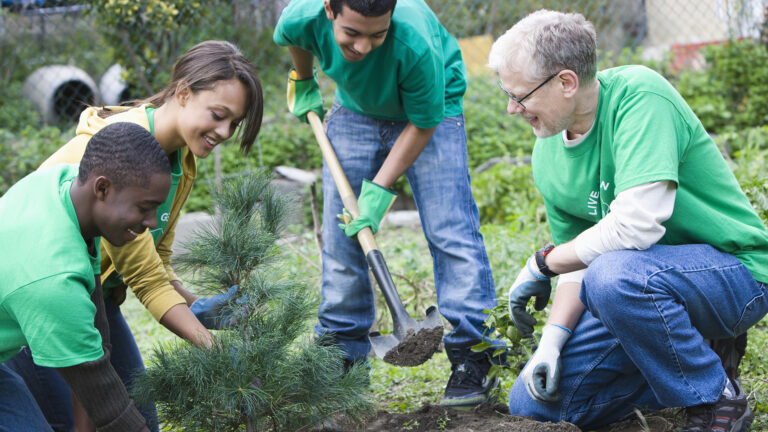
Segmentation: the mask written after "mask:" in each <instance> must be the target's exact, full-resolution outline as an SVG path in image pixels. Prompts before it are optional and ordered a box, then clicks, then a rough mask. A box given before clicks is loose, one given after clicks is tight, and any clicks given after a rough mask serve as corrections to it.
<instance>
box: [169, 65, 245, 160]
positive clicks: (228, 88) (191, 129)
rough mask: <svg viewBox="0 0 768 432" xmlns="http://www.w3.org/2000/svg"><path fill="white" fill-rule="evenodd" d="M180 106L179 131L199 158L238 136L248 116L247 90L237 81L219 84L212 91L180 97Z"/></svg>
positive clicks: (185, 94)
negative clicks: (236, 132)
mask: <svg viewBox="0 0 768 432" xmlns="http://www.w3.org/2000/svg"><path fill="white" fill-rule="evenodd" d="M176 97H177V98H178V103H179V106H180V112H179V117H178V127H177V130H178V132H179V135H181V138H182V139H183V140H184V142H185V143H186V144H187V146H188V147H189V150H190V151H191V152H192V154H194V155H195V156H197V157H198V158H206V157H208V155H209V154H210V153H211V151H212V150H213V149H214V147H216V145H218V144H219V143H221V142H222V141H224V140H226V139H227V138H229V137H231V136H232V135H233V134H234V133H235V129H236V128H237V126H238V124H239V123H240V121H241V120H242V119H243V116H244V115H245V109H246V102H247V91H246V88H245V86H244V85H243V83H241V82H240V81H239V80H237V79H235V78H233V79H231V80H227V81H220V82H218V83H217V84H216V85H215V86H214V87H213V88H212V89H210V90H202V91H199V92H197V93H192V92H191V91H189V90H185V91H181V92H179V94H177V95H176Z"/></svg>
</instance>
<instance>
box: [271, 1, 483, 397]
mask: <svg viewBox="0 0 768 432" xmlns="http://www.w3.org/2000/svg"><path fill="white" fill-rule="evenodd" d="M395 3H396V1H395V0H381V1H376V2H372V1H364V0H325V1H323V0H293V1H292V2H291V3H290V4H289V5H288V6H287V7H286V8H285V10H284V11H283V13H282V15H281V17H280V20H279V22H278V24H277V27H276V29H275V33H274V40H275V42H276V43H277V44H278V45H282V46H288V47H289V50H290V53H291V57H292V59H293V64H294V68H295V70H294V71H292V72H291V76H290V81H289V85H290V86H292V87H293V90H294V94H295V98H294V100H293V109H292V111H293V113H294V114H295V115H296V116H297V117H299V118H301V119H302V120H304V121H306V114H307V112H309V111H314V112H316V113H318V114H319V115H320V116H321V117H322V116H323V114H324V112H325V111H324V109H323V103H322V99H321V96H320V90H319V88H318V85H317V80H316V78H315V77H314V74H313V59H315V58H316V59H317V61H318V63H319V65H320V67H321V68H322V70H323V72H325V74H326V75H328V76H329V77H330V78H331V79H333V80H334V81H335V82H336V100H335V102H334V104H333V108H331V111H330V114H329V115H328V118H327V121H328V128H327V134H328V138H329V139H330V141H331V144H332V145H333V147H334V150H335V151H336V154H337V155H338V158H339V161H340V163H341V166H342V168H343V170H344V172H345V173H346V175H347V178H348V179H349V181H350V184H351V186H352V188H353V189H354V190H355V193H357V194H359V198H358V204H359V207H360V217H359V218H357V219H355V220H353V221H352V222H351V223H349V224H346V225H342V229H339V228H337V226H336V225H337V224H336V223H332V222H333V221H334V220H335V219H336V215H338V214H342V210H343V204H342V201H341V198H340V197H339V194H338V192H337V190H336V188H335V186H334V183H333V180H332V178H331V176H330V172H329V171H328V169H327V167H324V169H323V197H324V213H323V217H324V221H325V223H324V224H323V240H324V245H323V252H322V253H323V280H322V289H323V301H322V304H321V306H320V310H319V312H318V319H319V323H318V324H317V326H316V327H315V331H316V332H317V333H318V334H325V333H331V334H333V335H334V337H335V340H336V342H337V343H338V344H339V345H340V346H341V347H342V348H343V349H344V350H345V353H346V359H347V361H348V362H354V361H358V360H361V359H364V358H365V356H366V354H367V353H368V351H369V349H370V343H369V341H368V331H369V329H370V327H371V325H372V324H373V319H374V304H373V292H372V290H371V284H370V281H369V279H368V269H367V264H366V261H365V256H364V255H363V253H362V252H361V249H360V246H359V245H358V244H357V241H356V240H355V239H354V236H355V234H356V233H357V232H358V231H359V230H360V229H362V228H363V227H366V226H368V227H370V228H371V229H372V230H373V232H376V230H377V229H378V227H379V223H380V221H381V219H382V217H383V215H384V213H385V212H386V210H387V209H388V207H389V205H390V204H391V203H392V201H393V200H394V198H395V194H394V193H393V192H392V191H391V190H390V189H389V188H390V187H391V186H392V184H393V183H394V182H395V180H396V179H397V178H398V177H400V176H401V175H402V174H403V173H405V175H406V177H407V179H408V182H409V184H410V186H411V190H412V191H413V197H414V200H415V201H416V206H417V207H418V210H419V216H420V218H421V224H422V227H423V229H424V234H425V236H426V238H427V242H428V243H429V248H430V252H431V254H432V257H433V260H434V273H435V287H436V291H437V301H438V306H439V309H440V312H441V313H442V315H443V316H444V317H445V318H446V319H447V320H448V321H449V322H450V323H451V326H452V327H453V331H452V332H450V333H449V334H447V335H446V336H445V339H444V342H445V347H446V351H447V353H448V358H449V359H450V361H451V364H452V371H453V372H452V374H451V378H450V379H449V381H448V385H447V387H446V390H445V397H444V398H443V400H442V402H441V403H443V404H444V405H451V406H472V405H477V404H478V403H480V402H482V401H484V400H485V399H486V398H487V394H488V390H489V389H490V388H491V387H492V386H493V385H494V381H493V380H489V379H488V378H487V373H488V370H489V368H490V365H491V364H490V362H489V355H488V353H473V352H472V351H471V350H470V347H471V346H472V345H474V344H476V343H478V342H480V341H481V340H482V339H483V332H484V330H485V328H484V326H483V322H484V320H485V318H486V314H485V313H484V312H483V311H484V310H486V309H492V308H493V307H494V306H495V305H496V294H495V289H494V285H493V276H492V275H491V271H490V267H489V264H488V257H487V255H486V252H485V246H484V244H483V237H482V235H481V234H480V232H479V220H478V219H479V218H478V211H477V206H476V205H475V201H474V198H473V196H472V191H471V189H470V179H469V172H468V169H467V149H466V135H465V132H464V117H463V115H462V112H463V107H462V98H463V95H464V91H465V89H466V69H465V67H464V62H463V60H462V58H461V52H460V51H459V47H458V43H457V42H456V39H454V38H453V36H451V35H450V34H449V33H448V32H447V31H446V30H445V28H443V26H442V25H441V24H440V22H439V21H438V19H437V17H435V15H434V14H433V13H432V11H431V10H430V9H429V7H427V5H426V4H425V3H424V2H423V1H421V0H400V1H399V2H397V5H396V4H395Z"/></svg>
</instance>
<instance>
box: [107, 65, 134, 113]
mask: <svg viewBox="0 0 768 432" xmlns="http://www.w3.org/2000/svg"><path fill="white" fill-rule="evenodd" d="M122 74H123V68H122V67H121V66H120V65H119V64H117V63H115V64H113V65H112V66H110V67H109V69H107V71H106V72H104V75H102V76H101V79H100V80H99V91H100V92H101V99H102V101H103V102H104V105H107V106H111V105H120V103H122V102H125V101H127V100H130V99H132V96H131V93H130V89H129V88H128V84H126V82H125V80H124V79H123V75H122Z"/></svg>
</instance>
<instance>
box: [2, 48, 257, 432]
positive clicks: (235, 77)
mask: <svg viewBox="0 0 768 432" xmlns="http://www.w3.org/2000/svg"><path fill="white" fill-rule="evenodd" d="M262 114H263V94H262V89H261V84H260V82H259V79H258V77H257V74H256V71H255V69H254V67H253V65H252V64H251V63H250V62H249V61H248V60H247V59H246V58H245V56H244V55H243V54H242V53H241V52H240V51H239V49H238V48H237V47H235V46H234V45H232V44H231V43H229V42H224V41H205V42H201V43H199V44H197V45H195V46H194V47H192V48H191V49H190V50H189V51H187V52H186V53H185V54H184V55H182V56H181V57H180V58H179V59H178V60H177V62H176V64H175V65H174V67H173V72H172V77H171V82H170V83H169V84H168V86H167V87H166V88H165V89H164V90H163V91H161V92H159V93H157V94H156V95H154V96H152V97H150V98H148V99H145V100H142V101H139V102H137V103H135V104H134V106H132V107H101V108H99V107H91V108H88V109H86V110H85V111H84V112H83V113H82V114H81V115H80V122H79V124H78V126H77V131H76V134H77V135H76V136H75V137H74V138H73V139H72V140H70V141H69V142H68V143H67V144H65V145H64V146H63V147H62V148H60V149H59V150H58V151H57V152H56V153H54V154H53V155H52V156H51V157H50V158H48V160H46V161H45V162H44V163H43V165H42V166H48V165H53V164H60V163H79V162H80V158H81V157H82V156H83V152H84V151H85V147H86V144H87V143H88V140H90V138H91V137H92V136H93V135H94V134H95V133H96V132H98V131H99V130H101V129H102V128H103V127H104V126H106V125H108V124H111V123H115V122H132V123H136V124H139V125H141V126H143V127H144V128H146V129H147V130H149V131H150V132H151V133H152V134H153V135H154V136H155V138H156V139H157V141H158V142H159V143H160V146H161V147H162V148H163V150H164V151H165V153H166V154H167V155H168V158H169V161H170V162H171V167H172V170H173V172H172V180H173V181H172V183H173V184H172V186H171V190H170V192H169V194H168V199H167V200H166V202H165V203H164V204H163V205H161V206H160V207H159V208H158V210H157V219H158V220H157V222H158V227H157V228H156V229H154V230H147V231H144V232H143V233H140V234H139V233H137V234H139V236H138V238H136V240H134V241H132V242H130V243H127V244H126V245H124V246H120V247H118V246H114V245H111V244H110V243H109V242H108V241H107V240H106V239H102V241H101V257H102V259H101V281H102V285H103V288H104V296H105V305H106V309H107V316H108V320H109V324H110V336H111V343H112V363H113V365H114V366H115V368H116V370H117V371H118V374H120V376H121V378H122V379H123V381H124V382H125V383H126V386H127V387H130V383H131V381H132V379H131V376H132V375H133V374H135V373H136V372H137V371H140V372H141V373H143V372H144V365H143V361H142V359H141V355H140V353H139V351H138V347H137V346H136V342H135V340H134V338H133V335H132V334H131V332H130V329H129V328H128V326H127V324H126V322H125V319H124V318H123V316H122V314H121V313H120V309H119V305H120V304H121V303H122V302H123V300H124V299H125V295H126V290H127V288H128V287H130V288H131V290H132V291H133V292H134V294H135V295H136V297H137V298H138V299H139V301H140V302H141V303H142V304H143V305H144V306H145V307H146V308H147V309H148V310H149V311H150V313H151V314H152V316H154V317H155V319H157V320H158V321H159V322H160V323H161V324H162V325H163V326H165V327H167V328H168V329H169V330H171V331H172V332H174V333H175V334H177V335H179V336H181V337H183V338H184V339H186V340H188V341H190V342H192V343H194V344H197V345H210V343H211V342H212V339H211V334H210V333H209V332H208V330H207V329H206V327H207V328H220V327H221V325H222V323H221V321H220V319H219V316H218V315H219V309H220V308H221V306H222V305H223V304H225V303H226V302H227V301H228V300H229V299H230V298H231V297H232V296H234V295H235V292H236V290H235V289H234V288H233V289H230V290H229V291H228V292H227V293H225V294H220V295H218V296H214V297H211V298H200V299H198V297H197V296H195V295H194V294H192V293H190V292H188V291H187V290H186V289H185V288H184V285H183V284H182V282H181V280H180V279H179V278H178V276H176V274H175V273H174V271H173V269H172V268H171V265H170V260H171V254H172V250H171V245H172V243H173V238H174V229H175V227H176V224H177V222H178V219H179V214H180V211H181V208H182V206H183V205H184V203H185V202H186V201H187V198H188V197H189V192H190V190H191V188H192V183H193V180H194V178H195V174H196V163H195V160H196V158H206V157H208V155H209V154H210V153H211V151H212V150H213V149H214V148H215V147H216V145H218V144H220V143H221V142H223V141H225V140H226V139H228V138H230V137H231V136H233V135H234V134H235V132H236V131H237V130H238V127H239V133H238V137H237V139H238V141H239V144H240V149H241V151H242V152H243V153H245V154H247V153H248V151H249V150H250V148H251V146H252V145H253V143H254V141H255V139H256V136H257V134H258V132H259V129H260V127H261V119H262ZM190 307H191V308H192V309H190ZM193 311H194V313H193ZM26 354H27V355H26V356H25V352H24V351H22V352H21V353H20V354H19V355H18V356H16V357H14V358H13V359H11V360H9V361H8V363H9V366H10V367H12V368H14V369H16V370H17V371H18V372H20V375H22V376H23V377H25V379H27V378H29V379H32V380H38V381H40V380H39V376H40V374H41V373H42V374H45V373H46V372H45V371H40V370H35V369H37V368H36V367H34V365H33V363H32V361H31V357H29V356H28V353H26ZM50 372H52V373H53V375H55V372H53V371H52V370H51V371H50ZM48 375H50V374H48ZM55 378H56V377H50V379H55ZM30 387H41V388H40V391H39V392H34V393H36V394H35V397H36V398H38V399H40V398H47V399H48V400H49V401H50V402H51V403H45V401H39V402H40V406H41V407H44V406H50V405H53V406H54V408H53V409H52V410H51V411H52V412H51V413H50V416H49V413H45V414H46V416H47V417H49V418H48V420H49V423H51V425H52V426H54V430H58V429H59V428H62V430H71V427H72V424H71V421H72V420H71V410H69V412H66V411H68V410H67V409H66V408H64V409H62V408H60V407H56V405H60V402H61V401H62V399H69V394H68V392H67V394H65V395H61V394H55V393H57V392H58V393H61V390H56V389H57V386H55V385H53V386H52V385H51V384H50V383H45V384H38V385H37V386H35V385H30ZM64 388H65V389H66V387H64ZM38 393H40V394H38ZM54 399H55V400H54ZM66 406H67V405H66V404H65V407H66ZM139 409H140V411H142V414H143V415H144V416H145V418H146V419H147V424H148V425H152V423H154V430H157V412H156V409H155V408H154V407H153V406H152V407H139ZM44 410H45V409H44ZM61 417H64V418H61ZM78 422H79V421H78ZM78 430H80V429H78Z"/></svg>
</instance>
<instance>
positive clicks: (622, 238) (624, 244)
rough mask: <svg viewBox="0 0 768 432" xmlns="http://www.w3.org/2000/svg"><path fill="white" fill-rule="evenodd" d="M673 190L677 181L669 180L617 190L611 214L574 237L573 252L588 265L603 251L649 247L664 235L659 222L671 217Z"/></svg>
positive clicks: (664, 229) (673, 204)
mask: <svg viewBox="0 0 768 432" xmlns="http://www.w3.org/2000/svg"><path fill="white" fill-rule="evenodd" d="M676 193H677V184H676V183H675V182H673V181H668V180H666V181H658V182H653V183H645V184H642V185H639V186H635V187H632V188H629V189H627V190H625V191H622V192H620V193H619V194H618V195H616V199H614V200H613V202H612V203H611V205H610V208H611V211H610V213H608V214H607V215H606V216H605V217H603V218H602V219H601V220H600V221H599V222H598V223H597V224H595V225H594V226H592V227H591V228H589V229H587V230H585V231H584V232H582V233H581V234H579V235H578V236H577V237H576V239H575V240H574V249H575V251H576V255H577V256H578V257H579V259H580V260H581V261H582V262H583V263H584V264H586V265H589V264H590V263H591V262H592V261H593V260H594V259H595V258H597V257H598V256H600V255H602V254H604V253H606V252H611V251H617V250H623V249H636V250H644V249H648V248H649V247H651V246H652V245H654V244H655V243H656V242H658V241H659V240H660V239H661V238H662V237H663V236H664V233H665V232H666V228H664V226H663V225H662V223H664V222H665V221H666V220H667V219H669V218H670V217H671V216H672V211H673V209H674V207H675V195H676Z"/></svg>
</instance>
